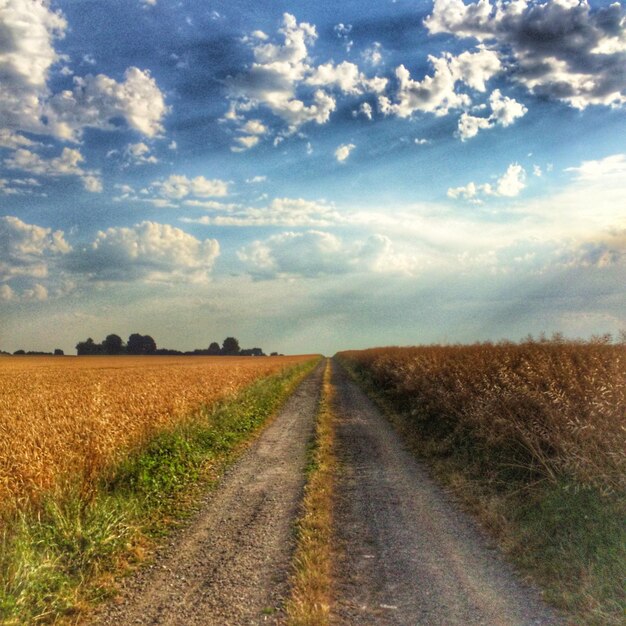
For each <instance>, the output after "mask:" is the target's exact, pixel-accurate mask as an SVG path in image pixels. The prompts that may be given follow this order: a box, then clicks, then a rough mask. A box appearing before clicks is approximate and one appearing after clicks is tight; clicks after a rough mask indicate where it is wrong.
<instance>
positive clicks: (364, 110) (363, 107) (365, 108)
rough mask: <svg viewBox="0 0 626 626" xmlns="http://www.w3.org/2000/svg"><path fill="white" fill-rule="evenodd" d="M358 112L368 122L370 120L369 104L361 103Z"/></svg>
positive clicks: (370, 109)
mask: <svg viewBox="0 0 626 626" xmlns="http://www.w3.org/2000/svg"><path fill="white" fill-rule="evenodd" d="M359 112H360V113H362V114H363V115H364V116H365V117H366V118H367V119H368V120H370V121H371V120H372V105H371V104H369V102H363V103H362V104H361V106H360V107H359Z"/></svg>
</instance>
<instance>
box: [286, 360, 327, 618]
mask: <svg viewBox="0 0 626 626" xmlns="http://www.w3.org/2000/svg"><path fill="white" fill-rule="evenodd" d="M330 379H331V363H330V361H327V362H326V369H325V371H324V382H323V387H322V396H321V399H320V406H319V412H318V416H317V425H316V431H315V440H314V443H313V446H312V448H311V450H310V461H309V465H308V471H307V484H306V487H305V493H304V499H303V502H302V512H301V516H300V519H299V520H298V524H297V548H296V553H295V556H294V572H293V574H292V577H291V597H290V599H289V601H288V602H287V618H288V624H289V625H290V626H326V625H327V624H329V620H330V610H331V602H332V584H333V576H332V562H333V554H332V537H333V515H332V506H333V490H334V476H335V472H336V466H337V461H336V458H335V453H334V438H335V437H334V419H335V418H334V415H333V412H332V408H331V404H332V394H333V388H332V385H331V382H330Z"/></svg>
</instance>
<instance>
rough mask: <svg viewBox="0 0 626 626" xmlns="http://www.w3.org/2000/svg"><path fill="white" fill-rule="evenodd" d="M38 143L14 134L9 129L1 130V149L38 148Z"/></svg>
mask: <svg viewBox="0 0 626 626" xmlns="http://www.w3.org/2000/svg"><path fill="white" fill-rule="evenodd" d="M36 145H38V144H37V143H36V142H34V141H31V140H30V139H28V138H27V137H24V135H20V134H19V133H14V132H12V131H10V130H9V129H8V128H0V148H11V149H12V150H16V149H17V148H23V147H25V146H36Z"/></svg>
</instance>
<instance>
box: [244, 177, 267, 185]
mask: <svg viewBox="0 0 626 626" xmlns="http://www.w3.org/2000/svg"><path fill="white" fill-rule="evenodd" d="M266 180H267V176H253V177H252V178H247V179H246V183H248V184H249V185H254V184H257V183H264V182H265V181H266Z"/></svg>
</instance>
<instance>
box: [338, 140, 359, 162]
mask: <svg viewBox="0 0 626 626" xmlns="http://www.w3.org/2000/svg"><path fill="white" fill-rule="evenodd" d="M355 148H356V146H355V145H354V144H353V143H344V144H342V145H340V146H339V147H338V148H337V149H336V150H335V158H336V159H337V161H339V163H343V162H344V161H345V160H346V159H347V158H348V157H349V156H350V153H351V152H352V151H353V150H354V149H355Z"/></svg>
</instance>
